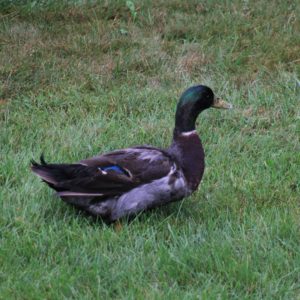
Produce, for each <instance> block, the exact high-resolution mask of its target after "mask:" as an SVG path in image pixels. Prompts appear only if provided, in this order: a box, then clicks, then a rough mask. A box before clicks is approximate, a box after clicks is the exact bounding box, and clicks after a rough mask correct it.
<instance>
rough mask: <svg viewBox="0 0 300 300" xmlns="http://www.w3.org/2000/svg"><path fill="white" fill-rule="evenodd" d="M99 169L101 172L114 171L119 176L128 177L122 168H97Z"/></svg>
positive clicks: (114, 166)
mask: <svg viewBox="0 0 300 300" xmlns="http://www.w3.org/2000/svg"><path fill="white" fill-rule="evenodd" d="M99 169H100V170H102V171H114V172H117V173H119V174H123V175H126V176H128V173H127V172H126V171H125V170H124V169H123V168H121V167H120V166H116V165H113V166H107V167H102V168H99Z"/></svg>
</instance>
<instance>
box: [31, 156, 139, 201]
mask: <svg viewBox="0 0 300 300" xmlns="http://www.w3.org/2000/svg"><path fill="white" fill-rule="evenodd" d="M31 170H32V172H34V173H35V174H36V175H37V176H39V177H40V178H41V179H42V180H43V181H44V182H45V183H46V184H48V185H49V186H50V187H51V188H53V189H54V190H56V191H57V192H58V195H59V196H61V197H68V196H74V197H85V196H94V197H102V196H103V197H107V196H114V195H119V194H122V193H123V192H126V191H128V190H130V189H132V188H133V187H134V186H135V185H136V183H135V182H133V181H132V180H131V178H128V176H126V175H123V174H119V173H118V172H115V171H111V170H107V171H105V172H103V171H101V169H100V170H99V168H98V167H97V166H87V165H83V164H48V163H47V162H46V161H45V159H44V156H43V155H41V158H40V163H37V162H36V161H34V160H32V161H31Z"/></svg>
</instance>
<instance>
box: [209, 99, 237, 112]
mask: <svg viewBox="0 0 300 300" xmlns="http://www.w3.org/2000/svg"><path fill="white" fill-rule="evenodd" d="M212 107H214V108H222V109H231V108H233V106H232V104H231V103H228V102H226V101H224V100H222V99H220V98H215V100H214V104H213V105H212Z"/></svg>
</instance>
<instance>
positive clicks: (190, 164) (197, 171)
mask: <svg viewBox="0 0 300 300" xmlns="http://www.w3.org/2000/svg"><path fill="white" fill-rule="evenodd" d="M169 152H170V153H171V154H172V155H174V156H175V157H176V159H177V161H178V163H179V165H180V167H181V168H182V170H183V173H184V176H185V178H186V180H187V184H188V186H189V188H190V189H191V190H192V191H194V190H196V189H197V187H198V185H199V183H200V181H201V179H202V176H203V172H204V166H205V165H204V150H203V147H202V143H201V140H200V138H199V136H198V134H197V132H196V130H195V129H193V130H191V131H183V132H182V131H179V130H178V129H177V128H175V130H174V136H173V142H172V144H171V146H170V148H169Z"/></svg>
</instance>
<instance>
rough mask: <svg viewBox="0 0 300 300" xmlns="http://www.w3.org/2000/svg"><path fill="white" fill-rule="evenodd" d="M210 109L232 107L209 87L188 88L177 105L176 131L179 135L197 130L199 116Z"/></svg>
mask: <svg viewBox="0 0 300 300" xmlns="http://www.w3.org/2000/svg"><path fill="white" fill-rule="evenodd" d="M210 107H215V108H224V109H228V108H232V105H231V104H229V103H227V102H225V101H223V100H221V99H219V98H217V97H216V96H215V95H214V93H213V91H212V90H211V89H210V88H209V87H207V86H204V85H197V86H192V87H190V88H188V89H187V90H186V91H185V92H184V93H183V94H182V95H181V97H180V100H179V102H178V104H177V110H176V119H175V130H176V131H177V132H179V133H180V132H189V131H192V130H195V123H196V119H197V117H198V115H199V114H200V113H201V112H202V111H203V110H205V109H207V108H210Z"/></svg>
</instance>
